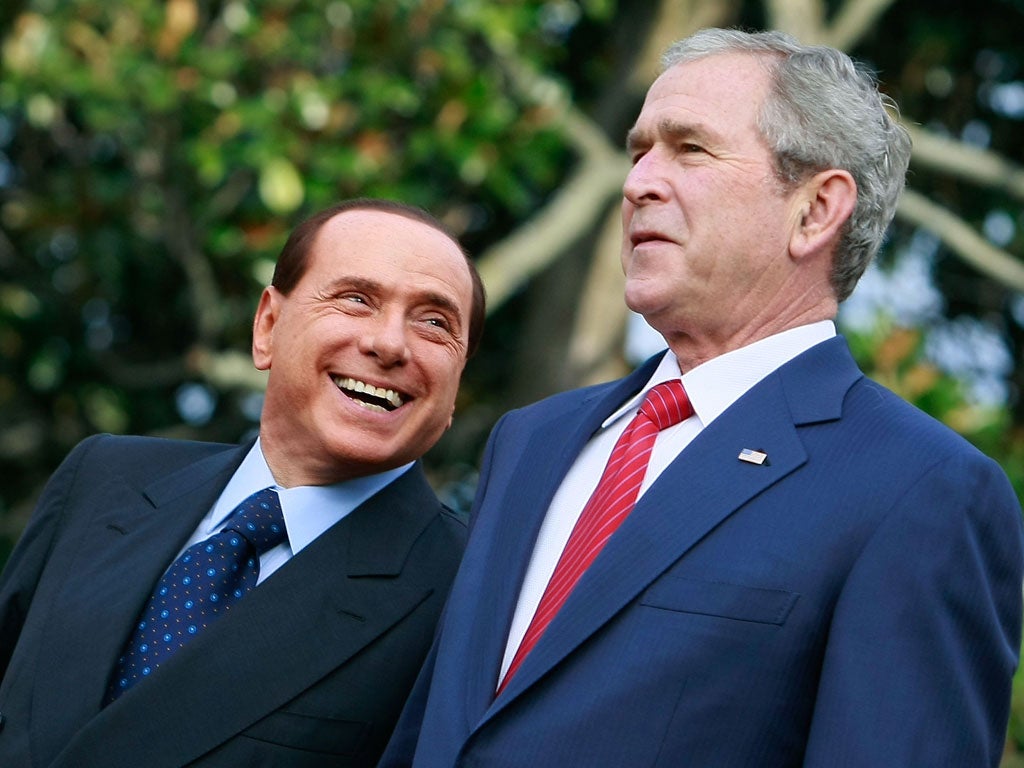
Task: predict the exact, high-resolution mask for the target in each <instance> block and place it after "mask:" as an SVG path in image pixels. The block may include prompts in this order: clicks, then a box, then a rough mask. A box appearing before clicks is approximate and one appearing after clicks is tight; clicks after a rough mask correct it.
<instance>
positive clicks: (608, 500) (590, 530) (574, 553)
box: [498, 379, 693, 693]
mask: <svg viewBox="0 0 1024 768" xmlns="http://www.w3.org/2000/svg"><path fill="white" fill-rule="evenodd" d="M692 414H693V407H692V406H691V405H690V400H689V398H688V397H687V396H686V391H685V390H684V389H683V384H682V382H681V381H679V380H678V379H673V380H672V381H666V382H663V383H661V384H658V385H657V386H655V387H653V388H652V389H651V390H650V391H649V392H648V393H647V396H646V397H645V398H644V401H643V403H642V404H641V405H640V410H639V412H638V413H637V415H636V416H635V417H634V418H633V421H631V422H630V423H629V425H628V426H627V427H626V430H625V431H624V432H623V433H622V435H621V436H620V437H619V440H618V442H616V443H615V447H614V448H613V449H612V454H611V457H610V458H609V459H608V464H607V465H605V469H604V473H603V474H602V475H601V479H600V480H599V481H598V484H597V488H596V489H595V490H594V493H593V494H592V495H591V497H590V500H589V501H588V502H587V505H586V506H585V507H584V508H583V512H582V513H581V514H580V517H579V520H577V521H576V526H575V527H574V528H573V530H572V534H571V535H570V536H569V541H568V542H566V545H565V549H564V550H562V556H561V557H560V558H559V560H558V564H557V565H556V566H555V571H554V573H553V574H552V575H551V580H550V581H549V582H548V586H547V588H546V589H545V590H544V594H543V596H542V597H541V600H540V604H539V605H538V606H537V612H536V613H535V614H534V615H533V620H532V621H531V622H530V626H529V627H528V628H527V630H526V634H525V635H524V636H523V640H522V642H521V643H520V644H519V648H518V649H517V650H516V655H515V656H514V657H513V659H512V663H511V664H510V665H509V668H508V672H507V673H506V674H505V678H504V679H503V680H502V681H501V684H500V685H499V686H498V693H501V691H502V690H503V689H504V688H505V686H506V685H507V684H508V681H509V680H510V679H511V678H512V675H514V674H515V672H516V670H518V669H519V666H520V665H521V664H522V662H523V659H524V658H526V655H527V654H528V653H529V652H530V651H531V650H532V649H533V647H534V645H536V643H537V640H538V639H539V638H540V636H541V635H542V634H543V633H544V630H545V629H546V628H547V626H548V624H549V623H550V622H551V620H552V619H553V618H554V616H555V614H556V613H558V610H559V609H560V608H561V607H562V605H563V604H564V603H565V601H566V600H567V599H568V597H569V594H570V593H571V592H572V590H573V587H575V586H576V582H577V581H579V578H580V576H582V575H583V572H584V571H585V570H586V569H587V568H588V567H589V566H590V564H591V563H592V562H594V560H595V558H597V555H598V554H599V553H600V551H601V550H602V549H603V548H604V545H605V543H606V542H607V541H608V539H609V538H611V535H612V534H613V533H614V532H615V530H616V529H617V528H618V527H619V524H620V523H621V522H622V521H623V520H624V519H625V518H626V516H627V515H628V514H629V513H630V511H632V509H633V505H634V504H636V499H637V495H638V494H639V493H640V486H641V484H642V483H643V479H644V475H645V474H646V473H647V463H648V460H649V459H650V456H651V450H652V449H653V448H654V441H655V439H656V438H657V436H658V432H660V431H661V430H663V429H665V428H667V427H670V426H672V425H673V424H678V423H679V422H681V421H683V420H684V419H686V418H688V417H689V416H691V415H692Z"/></svg>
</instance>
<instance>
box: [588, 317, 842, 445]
mask: <svg viewBox="0 0 1024 768" xmlns="http://www.w3.org/2000/svg"><path fill="white" fill-rule="evenodd" d="M835 335H836V327H835V324H834V323H833V322H832V321H831V320H821V321H819V322H816V323H811V324H809V325H801V326H797V327H796V328H790V329H789V330H787V331H783V332H782V333H777V334H774V335H772V336H769V337H767V338H764V339H761V340H760V341H756V342H754V343H753V344H748V345H747V346H745V347H740V348H739V349H735V350H733V351H732V352H727V353H726V354H724V355H719V356H718V357H715V358H712V359H711V360H708V361H706V362H704V363H701V364H700V365H698V366H697V367H696V368H694V369H693V370H692V371H689V372H687V373H686V374H683V375H682V376H681V377H680V374H679V361H678V360H677V359H676V356H675V354H674V353H673V352H672V350H668V351H667V352H666V353H665V355H664V357H662V358H661V362H660V363H659V364H658V367H657V368H656V369H655V370H654V373H653V374H652V375H651V378H650V379H648V380H647V383H646V384H645V385H644V387H643V389H641V390H640V391H639V392H638V393H637V394H636V395H635V396H634V397H631V398H630V399H629V400H627V401H626V402H625V403H623V404H622V406H621V407H620V408H618V409H617V410H616V411H615V412H614V413H612V414H611V416H609V417H608V418H607V419H605V420H604V423H603V424H602V425H601V426H602V427H607V426H608V425H610V424H611V423H613V422H614V421H616V420H617V419H619V418H621V417H622V416H624V415H626V414H631V413H633V412H635V411H636V409H637V408H639V407H640V403H641V401H642V400H643V399H644V397H645V396H646V395H647V392H648V391H649V390H650V389H651V388H652V387H654V386H655V385H656V384H660V383H662V382H663V381H670V380H672V379H678V378H682V381H683V386H684V387H685V388H686V394H687V397H689V398H690V404H691V405H692V406H693V411H694V414H695V415H696V416H697V418H698V419H700V422H701V425H702V426H704V427H706V426H707V425H708V424H710V423H711V422H712V421H714V420H715V419H716V418H718V417H719V416H720V415H721V414H722V412H723V411H725V409H726V408H728V407H729V406H730V405H732V404H733V403H735V402H736V401H737V400H739V399H740V397H742V396H743V395H744V394H746V392H747V390H749V389H750V388H751V387H753V386H754V385H755V384H757V383H758V382H759V381H761V379H763V378H764V377H765V376H767V375H768V374H770V373H772V372H773V371H775V370H776V369H777V368H780V367H781V366H783V365H785V364H786V363H788V362H789V361H790V360H792V359H793V358H794V357H796V356H797V355H799V354H801V353H803V352H806V351H807V350H808V349H810V348H811V347H813V346H814V345H815V344H819V343H820V342H822V341H825V340H827V339H830V338H832V337H833V336H835Z"/></svg>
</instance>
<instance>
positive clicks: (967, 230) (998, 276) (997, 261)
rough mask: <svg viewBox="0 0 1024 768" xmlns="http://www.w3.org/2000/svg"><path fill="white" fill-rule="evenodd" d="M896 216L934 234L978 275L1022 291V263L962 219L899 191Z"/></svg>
mask: <svg viewBox="0 0 1024 768" xmlns="http://www.w3.org/2000/svg"><path fill="white" fill-rule="evenodd" d="M896 215H897V216H899V217H900V218H901V219H903V220H904V221H907V222H909V223H911V224H916V225H918V226H921V227H924V228H925V229H927V230H928V231H930V232H932V233H934V234H935V235H936V236H938V238H939V239H940V240H941V241H942V242H943V243H945V244H946V246H947V247H949V248H950V250H952V251H953V252H954V253H956V255H957V256H959V257H960V258H961V259H963V260H964V261H966V262H967V263H968V264H970V265H972V266H973V267H975V268H976V269H977V270H978V271H979V272H982V273H983V274H985V275H987V276H989V277H991V278H992V279H993V280H996V281H998V282H1000V283H1001V284H1003V285H1005V286H1006V287H1007V288H1010V289H1011V290H1014V291H1021V292H1024V263H1021V261H1020V260H1018V259H1016V258H1014V257H1013V256H1012V255H1010V254H1009V253H1007V252H1006V251H1003V250H1000V249H999V248H996V247H995V246H994V245H992V244H991V243H990V242H988V241H987V240H986V239H985V238H983V237H982V236H981V235H979V234H978V233H977V232H976V231H975V230H974V229H973V228H972V227H971V226H970V225H968V224H967V223H966V222H965V221H964V220H963V219H961V218H960V217H958V216H956V215H955V214H953V213H952V212H951V211H949V210H948V209H947V208H943V207H942V206H941V205H938V204H936V203H933V202H932V201H931V200H929V199H928V198H927V197H925V196H924V195H922V194H921V193H919V192H915V191H914V190H912V189H906V190H904V191H903V196H902V197H901V198H900V204H899V207H898V208H897V210H896Z"/></svg>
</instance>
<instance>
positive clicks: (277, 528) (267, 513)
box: [224, 488, 288, 555]
mask: <svg viewBox="0 0 1024 768" xmlns="http://www.w3.org/2000/svg"><path fill="white" fill-rule="evenodd" d="M224 530H225V531H235V532H236V533H239V534H240V535H241V536H242V537H243V538H245V540H246V541H248V542H249V543H250V544H251V545H252V547H253V549H255V550H256V553H257V554H259V555H262V554H263V553H264V552H266V551H267V550H269V549H272V548H274V547H276V546H277V545H278V544H280V543H281V542H282V541H284V540H285V539H287V538H288V534H287V531H286V530H285V527H284V514H283V513H282V511H281V499H280V497H279V496H278V495H277V491H275V490H274V489H273V488H264V489H263V490H262V491H257V492H256V493H254V494H252V496H250V497H249V498H247V499H246V500H245V501H243V502H242V503H241V504H239V505H238V507H237V508H236V509H235V512H234V513H233V514H232V515H231V517H230V518H229V519H228V522H227V524H226V525H225V526H224Z"/></svg>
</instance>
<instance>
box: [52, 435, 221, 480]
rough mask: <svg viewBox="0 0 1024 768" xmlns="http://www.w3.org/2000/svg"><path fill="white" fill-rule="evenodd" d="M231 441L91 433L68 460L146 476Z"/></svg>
mask: <svg viewBox="0 0 1024 768" xmlns="http://www.w3.org/2000/svg"><path fill="white" fill-rule="evenodd" d="M237 448H238V446H237V445H231V444H230V443H209V442H203V441H199V440H173V439H169V438H163V437H146V436H141V435H109V434H102V435H94V436H92V437H89V438H86V439H85V440H83V441H82V442H80V443H79V444H78V445H77V446H75V448H74V449H72V451H71V453H70V454H68V459H67V460H68V461H75V462H78V463H80V464H81V465H82V467H83V468H84V467H102V468H104V469H105V470H106V471H110V470H111V469H117V470H119V471H122V472H124V473H126V474H132V475H139V474H141V475H145V474H149V473H150V472H152V471H153V470H159V472H160V473H161V474H162V473H165V472H167V471H173V470H174V469H178V468H181V467H185V466H187V465H188V464H190V463H192V462H194V461H196V460H198V459H201V458H204V457H206V456H212V455H214V454H217V453H221V452H223V451H229V450H234V449H237Z"/></svg>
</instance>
